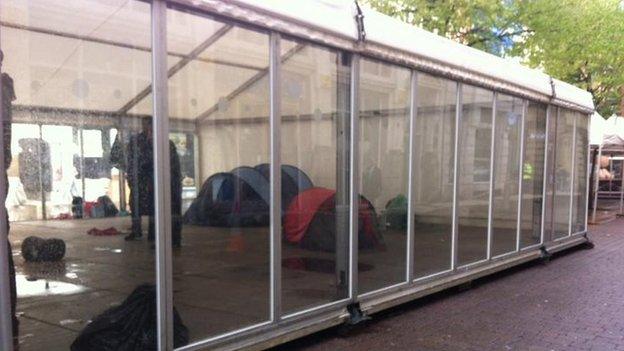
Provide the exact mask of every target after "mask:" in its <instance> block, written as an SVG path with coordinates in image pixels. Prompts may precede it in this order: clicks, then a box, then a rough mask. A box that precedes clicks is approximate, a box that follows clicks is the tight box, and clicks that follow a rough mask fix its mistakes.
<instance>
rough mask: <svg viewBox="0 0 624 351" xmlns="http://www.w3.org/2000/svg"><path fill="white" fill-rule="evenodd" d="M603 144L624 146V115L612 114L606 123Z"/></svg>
mask: <svg viewBox="0 0 624 351" xmlns="http://www.w3.org/2000/svg"><path fill="white" fill-rule="evenodd" d="M603 135H604V136H603V139H602V145H620V146H624V117H621V116H616V115H612V116H611V117H609V119H607V120H606V121H605V123H604V134H603Z"/></svg>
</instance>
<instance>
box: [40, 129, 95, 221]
mask: <svg viewBox="0 0 624 351" xmlns="http://www.w3.org/2000/svg"><path fill="white" fill-rule="evenodd" d="M78 140H79V142H80V189H81V190H80V191H81V194H82V218H85V209H86V204H87V186H86V184H85V169H84V168H85V163H84V158H85V156H84V129H83V124H81V125H80V128H79V129H78ZM40 159H41V157H40ZM41 187H42V188H43V185H41Z"/></svg>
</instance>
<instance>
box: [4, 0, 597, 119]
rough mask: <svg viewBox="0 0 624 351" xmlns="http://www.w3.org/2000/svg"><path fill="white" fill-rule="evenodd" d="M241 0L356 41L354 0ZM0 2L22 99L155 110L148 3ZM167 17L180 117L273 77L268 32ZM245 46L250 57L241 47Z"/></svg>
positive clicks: (402, 41)
mask: <svg viewBox="0 0 624 351" xmlns="http://www.w3.org/2000/svg"><path fill="white" fill-rule="evenodd" d="M235 1H237V2H238V3H241V4H245V5H246V6H250V7H255V8H259V9H260V10H263V11H265V12H269V13H273V14H275V15H277V16H283V17H287V18H290V19H292V20H294V21H297V22H299V23H303V24H307V25H310V26H313V27H314V28H321V29H323V30H325V31H327V32H331V33H335V34H337V35H339V36H340V37H342V38H347V39H350V40H354V41H355V40H357V30H356V24H355V21H354V20H353V16H354V14H355V6H354V2H353V1H352V0H300V1H292V0H262V1H258V0H235ZM0 7H1V8H2V9H1V11H0V21H1V27H2V47H3V50H4V53H5V62H4V65H3V70H4V71H6V72H7V73H9V74H10V75H11V76H12V77H13V78H14V80H15V90H16V95H17V100H16V102H15V104H16V105H17V106H24V107H33V106H36V107H45V108H52V109H70V110H71V109H75V110H80V111H96V112H105V113H126V112H128V113H133V114H142V115H149V114H151V95H150V80H151V69H150V66H151V59H150V46H151V42H150V28H149V26H150V8H149V3H146V2H139V1H127V0H93V1H89V2H85V1H84V0H29V1H23V0H2V1H0ZM364 12H365V13H364V15H365V26H366V32H367V40H368V41H371V42H375V43H379V44H383V45H385V46H388V47H392V48H396V49H399V50H403V51H407V52H410V53H413V54H415V55H419V56H421V57H425V58H428V59H432V60H435V61H438V62H443V63H446V64H449V65H452V66H456V67H460V68H464V69H466V70H469V71H471V72H475V73H478V74H483V75H485V76H488V77H492V78H495V79H498V80H501V81H504V82H509V83H512V84H514V85H517V86H521V87H524V88H527V89H530V90H532V91H536V92H540V93H543V94H545V95H550V94H551V93H552V90H551V85H550V77H549V76H547V75H546V74H544V73H542V72H540V71H537V70H532V69H529V68H526V67H523V66H521V65H518V64H516V63H513V62H511V61H509V60H505V59H502V58H499V57H496V56H493V55H490V54H487V53H485V52H482V51H479V50H475V49H473V48H469V47H466V46H463V45H461V44H458V43H456V42H453V41H451V40H448V39H446V38H443V37H440V36H437V35H435V34H433V33H430V32H427V31H424V30H422V29H419V28H416V27H414V26H410V25H408V24H405V23H403V22H401V21H398V20H396V19H393V18H391V17H388V16H385V15H383V14H380V13H378V12H375V11H373V10H371V9H364ZM167 25H168V36H167V39H168V40H167V47H168V52H169V57H168V64H169V68H170V73H171V75H170V77H171V78H170V84H169V94H170V96H171V97H173V98H172V99H170V101H171V102H170V104H169V105H170V106H169V107H170V115H171V116H172V117H175V118H186V119H191V120H193V119H202V118H203V117H205V116H206V114H207V113H208V114H210V113H211V111H214V110H215V109H216V107H217V106H219V108H220V106H221V103H222V100H223V99H224V97H229V96H230V95H233V96H236V95H238V94H239V93H240V92H241V91H249V90H253V89H260V90H266V89H262V86H260V87H258V84H255V82H261V84H265V81H266V79H267V78H266V71H267V68H268V64H269V62H268V56H269V55H268V40H267V38H266V37H265V36H263V35H262V34H259V33H256V32H251V31H247V30H244V29H240V28H238V27H232V26H230V25H227V24H223V23H220V22H217V21H214V20H212V19H211V18H210V17H204V16H195V15H192V14H189V13H186V12H183V11H174V10H172V11H170V13H169V14H168V16H167ZM388 33H392V35H388ZM295 45H296V43H294V42H292V41H289V40H284V41H283V43H282V49H283V51H284V52H287V51H289V50H295V49H297V48H296V47H295ZM241 47H245V55H244V56H241V55H237V54H236V53H237V52H238V50H239V48H241ZM200 68H201V69H200ZM223 77H227V79H222V78H223ZM250 82H251V83H250ZM554 84H555V89H556V95H557V98H559V99H561V100H564V101H568V102H571V103H574V104H577V105H581V106H584V107H587V108H589V109H593V102H592V100H591V95H590V94H589V93H587V92H585V91H583V90H581V89H578V88H576V87H573V86H571V85H569V84H567V83H563V82H560V81H557V80H555V81H554ZM251 111H252V112H255V113H260V112H259V111H256V109H251ZM241 114H245V113H244V112H241ZM249 117H253V116H249Z"/></svg>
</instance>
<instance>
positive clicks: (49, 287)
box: [15, 274, 87, 298]
mask: <svg viewBox="0 0 624 351" xmlns="http://www.w3.org/2000/svg"><path fill="white" fill-rule="evenodd" d="M15 282H16V284H17V297H18V298H25V297H33V296H52V295H71V294H78V293H81V292H84V291H85V290H87V288H86V287H84V286H82V285H78V284H70V283H65V282H60V281H55V280H47V279H38V278H26V277H25V276H24V275H23V274H17V275H16V277H15Z"/></svg>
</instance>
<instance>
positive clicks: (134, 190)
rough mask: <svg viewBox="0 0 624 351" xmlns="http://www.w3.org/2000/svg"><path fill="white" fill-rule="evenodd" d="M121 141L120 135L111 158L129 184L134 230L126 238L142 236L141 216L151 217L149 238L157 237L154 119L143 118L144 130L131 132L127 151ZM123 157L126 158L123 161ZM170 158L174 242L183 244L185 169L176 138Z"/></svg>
mask: <svg viewBox="0 0 624 351" xmlns="http://www.w3.org/2000/svg"><path fill="white" fill-rule="evenodd" d="M120 145H121V141H120V140H119V139H117V140H116V141H115V145H113V150H111V161H112V163H113V164H115V165H117V166H118V167H119V168H120V169H122V170H124V171H125V172H126V179H127V180H128V186H129V188H130V212H131V215H132V231H131V233H130V234H129V235H128V236H126V238H125V239H126V240H127V241H131V240H138V239H139V238H141V237H142V235H143V232H142V224H141V218H142V216H148V217H149V226H148V235H147V238H148V240H149V241H154V239H155V220H154V152H153V138H152V121H151V119H150V118H145V119H143V120H142V121H141V132H140V133H137V134H133V135H131V136H130V138H129V140H128V143H127V145H126V146H125V150H124V152H121V150H119V148H120V147H121V146H120ZM119 155H125V156H121V157H120V156H119ZM120 160H123V161H124V162H120ZM169 161H170V167H171V184H170V186H171V212H172V244H173V246H174V247H179V246H180V245H181V236H182V235H181V232H182V221H181V218H182V215H181V214H182V172H181V165H180V157H179V156H178V153H177V150H176V147H175V145H174V144H173V142H171V140H170V141H169Z"/></svg>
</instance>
